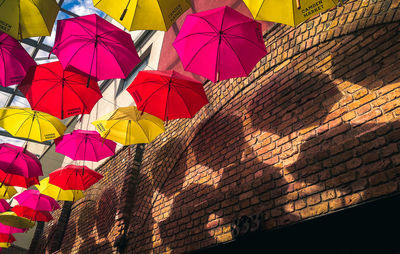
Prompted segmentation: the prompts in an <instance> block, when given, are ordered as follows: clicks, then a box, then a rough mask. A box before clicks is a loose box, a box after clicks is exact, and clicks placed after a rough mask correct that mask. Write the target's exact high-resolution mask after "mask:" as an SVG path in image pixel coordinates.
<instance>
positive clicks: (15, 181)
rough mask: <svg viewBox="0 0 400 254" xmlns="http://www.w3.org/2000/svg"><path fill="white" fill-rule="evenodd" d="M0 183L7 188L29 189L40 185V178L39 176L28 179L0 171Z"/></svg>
mask: <svg viewBox="0 0 400 254" xmlns="http://www.w3.org/2000/svg"><path fill="white" fill-rule="evenodd" d="M0 182H1V183H2V184H4V185H7V186H18V187H23V188H29V187H31V186H32V185H35V184H39V178H38V177H37V176H33V177H30V178H26V177H24V176H20V175H14V174H7V173H5V172H4V171H3V170H1V169H0Z"/></svg>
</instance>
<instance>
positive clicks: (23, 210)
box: [11, 205, 53, 222]
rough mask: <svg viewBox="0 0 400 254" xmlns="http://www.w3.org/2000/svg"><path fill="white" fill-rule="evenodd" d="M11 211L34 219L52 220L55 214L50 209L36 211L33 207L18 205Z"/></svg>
mask: <svg viewBox="0 0 400 254" xmlns="http://www.w3.org/2000/svg"><path fill="white" fill-rule="evenodd" d="M11 211H13V212H14V213H15V214H16V215H18V216H20V217H24V218H27V219H30V220H33V221H45V222H48V221H51V220H52V219H53V216H51V214H50V213H49V212H48V211H36V210H34V209H32V208H29V207H25V206H20V205H16V206H14V207H13V208H12V209H11Z"/></svg>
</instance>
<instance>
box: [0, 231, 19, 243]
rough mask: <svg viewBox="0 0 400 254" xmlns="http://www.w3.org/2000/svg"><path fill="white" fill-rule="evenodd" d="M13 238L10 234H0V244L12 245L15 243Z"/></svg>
mask: <svg viewBox="0 0 400 254" xmlns="http://www.w3.org/2000/svg"><path fill="white" fill-rule="evenodd" d="M15 241H16V240H15V237H14V236H13V235H11V234H1V233H0V243H13V242H15Z"/></svg>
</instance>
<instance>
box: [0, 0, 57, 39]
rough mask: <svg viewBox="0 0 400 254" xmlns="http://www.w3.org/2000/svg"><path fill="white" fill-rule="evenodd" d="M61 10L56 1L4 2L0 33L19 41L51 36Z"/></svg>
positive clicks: (13, 0) (22, 0)
mask: <svg viewBox="0 0 400 254" xmlns="http://www.w3.org/2000/svg"><path fill="white" fill-rule="evenodd" d="M59 9H60V7H59V6H58V4H57V2H56V0H35V1H32V0H2V1H0V31H2V32H5V33H7V34H9V35H11V36H12V37H14V38H15V39H17V40H22V39H24V38H29V37H36V36H46V35H50V33H51V31H52V29H53V25H54V22H55V20H56V17H57V14H58V11H59Z"/></svg>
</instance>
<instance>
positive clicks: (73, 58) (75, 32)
mask: <svg viewBox="0 0 400 254" xmlns="http://www.w3.org/2000/svg"><path fill="white" fill-rule="evenodd" d="M53 53H54V54H55V55H57V57H58V59H59V60H60V62H61V64H62V66H63V67H64V69H65V68H67V67H74V68H76V69H77V70H80V71H82V72H84V73H86V74H88V75H90V76H91V77H93V78H95V79H96V80H103V79H116V78H126V77H127V76H128V75H129V74H130V73H131V71H132V70H133V68H134V67H135V66H136V65H137V64H138V63H140V58H139V56H138V54H137V52H136V49H135V46H134V45H133V41H132V38H131V35H130V34H128V33H126V32H124V31H122V30H121V29H119V28H118V27H116V26H114V25H112V24H111V23H109V22H108V21H106V20H105V19H103V18H101V17H99V16H98V15H96V14H93V15H88V16H82V17H77V18H72V19H64V20H59V21H58V23H57V34H56V40H55V43H54V48H53Z"/></svg>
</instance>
